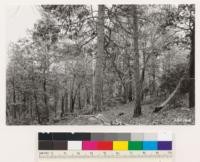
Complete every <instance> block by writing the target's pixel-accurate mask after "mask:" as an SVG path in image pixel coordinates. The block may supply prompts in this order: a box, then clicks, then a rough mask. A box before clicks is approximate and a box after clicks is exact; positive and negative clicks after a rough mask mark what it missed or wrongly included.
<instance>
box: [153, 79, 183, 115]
mask: <svg viewBox="0 0 200 162" xmlns="http://www.w3.org/2000/svg"><path fill="white" fill-rule="evenodd" d="M182 81H183V77H182V78H181V79H180V80H179V82H178V84H177V86H176V88H175V89H174V91H173V92H172V93H171V94H170V95H169V97H168V98H167V99H166V100H165V101H164V102H163V103H161V104H160V105H159V106H157V107H155V109H154V111H153V112H159V111H160V110H161V109H163V108H164V107H165V106H166V105H167V104H168V103H170V101H171V100H172V99H173V98H174V96H175V95H176V93H177V92H178V90H179V88H180V86H181V83H182Z"/></svg>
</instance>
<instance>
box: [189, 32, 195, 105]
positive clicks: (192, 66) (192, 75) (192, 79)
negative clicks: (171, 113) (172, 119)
mask: <svg viewBox="0 0 200 162" xmlns="http://www.w3.org/2000/svg"><path fill="white" fill-rule="evenodd" d="M190 39H191V52H190V67H189V76H190V83H189V84H190V90H189V107H190V108H191V107H194V106H195V28H194V29H192V31H191V36H190Z"/></svg>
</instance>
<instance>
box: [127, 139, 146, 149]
mask: <svg viewBox="0 0 200 162" xmlns="http://www.w3.org/2000/svg"><path fill="white" fill-rule="evenodd" d="M142 149H143V142H142V141H129V142H128V150H142Z"/></svg>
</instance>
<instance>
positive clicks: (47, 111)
mask: <svg viewBox="0 0 200 162" xmlns="http://www.w3.org/2000/svg"><path fill="white" fill-rule="evenodd" d="M44 73H45V72H44ZM44 75H45V74H44ZM46 84H47V80H46V77H44V80H43V93H44V96H43V97H44V104H45V122H48V121H49V108H48V98H47V88H46Z"/></svg>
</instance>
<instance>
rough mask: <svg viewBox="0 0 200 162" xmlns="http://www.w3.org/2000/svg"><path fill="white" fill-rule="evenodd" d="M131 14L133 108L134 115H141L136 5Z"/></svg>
mask: <svg viewBox="0 0 200 162" xmlns="http://www.w3.org/2000/svg"><path fill="white" fill-rule="evenodd" d="M132 15H133V46H134V61H135V62H134V75H135V77H134V81H135V109H134V115H133V116H134V117H137V116H140V115H141V84H140V69H139V68H140V66H139V58H140V57H139V49H138V37H139V33H138V16H137V6H136V5H133V6H132Z"/></svg>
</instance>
